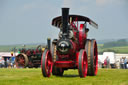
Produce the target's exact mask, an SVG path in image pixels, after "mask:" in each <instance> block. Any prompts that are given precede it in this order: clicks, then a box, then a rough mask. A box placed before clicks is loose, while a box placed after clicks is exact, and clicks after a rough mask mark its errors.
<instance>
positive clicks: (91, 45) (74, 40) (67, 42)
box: [41, 8, 98, 77]
mask: <svg viewBox="0 0 128 85" xmlns="http://www.w3.org/2000/svg"><path fill="white" fill-rule="evenodd" d="M87 23H89V24H90V25H92V26H93V27H95V28H98V24H96V23H95V22H94V21H92V20H91V19H89V18H88V17H84V16H80V15H69V8H62V16H58V17H55V18H54V19H53V20H52V25H53V26H55V27H57V28H59V29H60V32H59V38H58V39H54V40H53V41H52V46H50V42H51V41H50V40H48V49H45V50H44V53H43V54H42V58H41V70H42V74H43V76H44V77H50V75H51V73H52V74H53V75H56V76H62V75H63V73H64V70H67V69H78V72H79V76H80V77H86V76H87V75H89V76H94V75H96V74H97V71H98V50H97V43H96V40H95V39H87V33H88V31H89V29H88V28H87Z"/></svg>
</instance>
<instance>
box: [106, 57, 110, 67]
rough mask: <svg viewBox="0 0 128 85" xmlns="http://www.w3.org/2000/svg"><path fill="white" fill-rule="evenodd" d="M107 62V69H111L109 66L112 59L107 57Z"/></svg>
mask: <svg viewBox="0 0 128 85" xmlns="http://www.w3.org/2000/svg"><path fill="white" fill-rule="evenodd" d="M106 60H107V68H109V66H110V59H109V57H108V56H107V58H106Z"/></svg>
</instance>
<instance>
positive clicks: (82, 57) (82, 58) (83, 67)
mask: <svg viewBox="0 0 128 85" xmlns="http://www.w3.org/2000/svg"><path fill="white" fill-rule="evenodd" d="M87 69H88V62H87V55H86V52H85V50H80V52H79V55H78V70H79V75H80V77H86V76H87Z"/></svg>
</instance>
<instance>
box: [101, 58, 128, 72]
mask: <svg viewBox="0 0 128 85" xmlns="http://www.w3.org/2000/svg"><path fill="white" fill-rule="evenodd" d="M118 62H119V65H117V64H118ZM102 67H103V68H118V69H119V68H120V69H128V59H127V58H126V57H122V58H120V60H119V61H116V62H115V64H111V63H110V58H109V57H108V56H107V57H106V58H105V59H104V63H103V65H102Z"/></svg>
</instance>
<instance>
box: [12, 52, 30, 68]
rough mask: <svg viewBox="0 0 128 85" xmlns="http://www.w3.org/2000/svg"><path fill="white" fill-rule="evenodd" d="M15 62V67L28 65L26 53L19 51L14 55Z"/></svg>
mask: <svg viewBox="0 0 128 85" xmlns="http://www.w3.org/2000/svg"><path fill="white" fill-rule="evenodd" d="M15 62H16V67H17V68H25V67H27V65H28V57H27V55H26V54H24V53H21V54H19V55H17V56H16V59H15Z"/></svg>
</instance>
